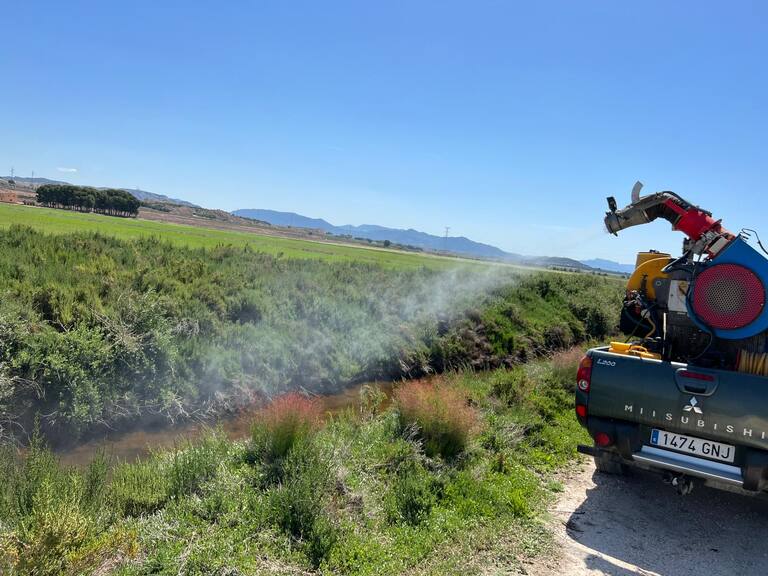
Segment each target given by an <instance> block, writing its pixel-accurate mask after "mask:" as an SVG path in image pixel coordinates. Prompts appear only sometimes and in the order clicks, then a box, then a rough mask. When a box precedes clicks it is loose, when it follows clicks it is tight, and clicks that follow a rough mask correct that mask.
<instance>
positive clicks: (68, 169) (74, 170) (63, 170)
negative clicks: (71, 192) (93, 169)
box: [56, 166, 77, 174]
mask: <svg viewBox="0 0 768 576" xmlns="http://www.w3.org/2000/svg"><path fill="white" fill-rule="evenodd" d="M56 170H58V171H59V172H66V173H68V174H74V173H75V172H77V168H62V167H61V166H59V167H58V168H56Z"/></svg>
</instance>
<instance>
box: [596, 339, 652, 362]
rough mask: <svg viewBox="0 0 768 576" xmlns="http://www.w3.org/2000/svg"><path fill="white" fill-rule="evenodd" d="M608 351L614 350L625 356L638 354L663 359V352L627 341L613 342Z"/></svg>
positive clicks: (643, 356) (641, 356)
mask: <svg viewBox="0 0 768 576" xmlns="http://www.w3.org/2000/svg"><path fill="white" fill-rule="evenodd" d="M608 352H613V353H614V354H622V355H624V356H638V357H640V358H647V359H652V360H661V354H657V353H656V352H650V351H649V350H648V348H646V347H645V346H639V345H637V344H629V343H627V342H611V346H610V348H608Z"/></svg>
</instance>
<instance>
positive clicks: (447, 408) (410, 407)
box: [395, 381, 477, 458]
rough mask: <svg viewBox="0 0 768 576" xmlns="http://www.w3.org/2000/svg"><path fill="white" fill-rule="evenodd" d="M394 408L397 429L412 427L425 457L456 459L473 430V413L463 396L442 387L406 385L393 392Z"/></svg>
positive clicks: (474, 424) (424, 383)
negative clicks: (422, 446) (421, 442)
mask: <svg viewBox="0 0 768 576" xmlns="http://www.w3.org/2000/svg"><path fill="white" fill-rule="evenodd" d="M395 405H396V406H397V410H398V414H399V418H400V426H401V427H402V428H403V429H407V428H409V427H415V429H416V433H417V434H418V436H419V438H420V439H421V440H422V441H423V443H424V451H425V453H426V454H427V455H428V456H436V455H440V456H442V457H443V458H454V457H456V456H458V455H459V454H460V453H461V452H463V451H464V450H465V449H466V447H467V444H468V443H469V440H470V438H471V436H472V433H473V432H474V431H475V429H476V426H477V413H476V411H475V409H474V408H472V407H471V406H469V405H468V403H467V398H466V396H465V395H464V393H463V392H462V391H461V390H459V389H457V388H454V387H450V386H446V385H443V384H433V383H431V382H418V381H413V382H406V383H404V384H402V385H401V386H400V387H398V388H397V390H395Z"/></svg>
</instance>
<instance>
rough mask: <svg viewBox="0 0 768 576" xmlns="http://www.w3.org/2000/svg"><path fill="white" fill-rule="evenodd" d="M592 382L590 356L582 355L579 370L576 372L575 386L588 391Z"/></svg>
mask: <svg viewBox="0 0 768 576" xmlns="http://www.w3.org/2000/svg"><path fill="white" fill-rule="evenodd" d="M591 383H592V358H590V357H589V356H584V358H582V359H581V362H580V363H579V371H578V372H576V386H577V387H578V388H579V390H581V391H582V392H589V387H590V384H591Z"/></svg>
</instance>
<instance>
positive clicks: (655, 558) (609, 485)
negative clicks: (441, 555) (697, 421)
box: [526, 459, 768, 576]
mask: <svg viewBox="0 0 768 576" xmlns="http://www.w3.org/2000/svg"><path fill="white" fill-rule="evenodd" d="M564 483H565V491H564V492H563V494H562V495H561V498H560V499H559V500H558V502H557V504H556V505H555V506H554V508H553V509H552V510H551V514H552V525H553V529H554V531H555V536H556V541H557V546H556V550H557V552H556V556H554V557H551V558H546V559H544V560H543V561H541V562H540V563H538V564H536V565H534V566H533V567H529V568H528V569H527V570H526V571H527V573H528V574H531V575H534V576H551V575H554V574H558V575H560V574H563V575H568V576H571V575H573V576H583V575H590V576H591V575H595V574H610V575H611V576H629V575H634V574H642V575H645V576H647V575H660V576H688V575H691V576H693V575H696V576H703V575H706V576H720V575H723V576H726V575H727V576H737V575H738V576H751V575H758V574H759V575H765V574H768V500H766V499H763V498H762V497H761V498H755V497H749V496H743V495H740V494H733V493H729V492H722V491H719V490H713V489H711V488H706V487H704V486H701V485H697V486H696V488H695V489H694V491H693V493H692V494H690V495H689V496H684V497H681V496H678V494H677V493H676V492H675V490H674V489H673V488H671V487H670V486H668V485H665V484H664V483H662V482H661V480H660V478H659V476H656V475H653V474H649V473H645V472H640V471H632V472H631V474H630V475H628V476H623V477H617V476H606V475H604V474H598V473H596V472H595V469H594V466H593V464H592V461H591V459H590V460H586V459H585V460H583V463H582V466H581V469H580V470H579V471H577V472H574V473H573V474H572V475H571V476H570V477H568V478H566V479H564Z"/></svg>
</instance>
